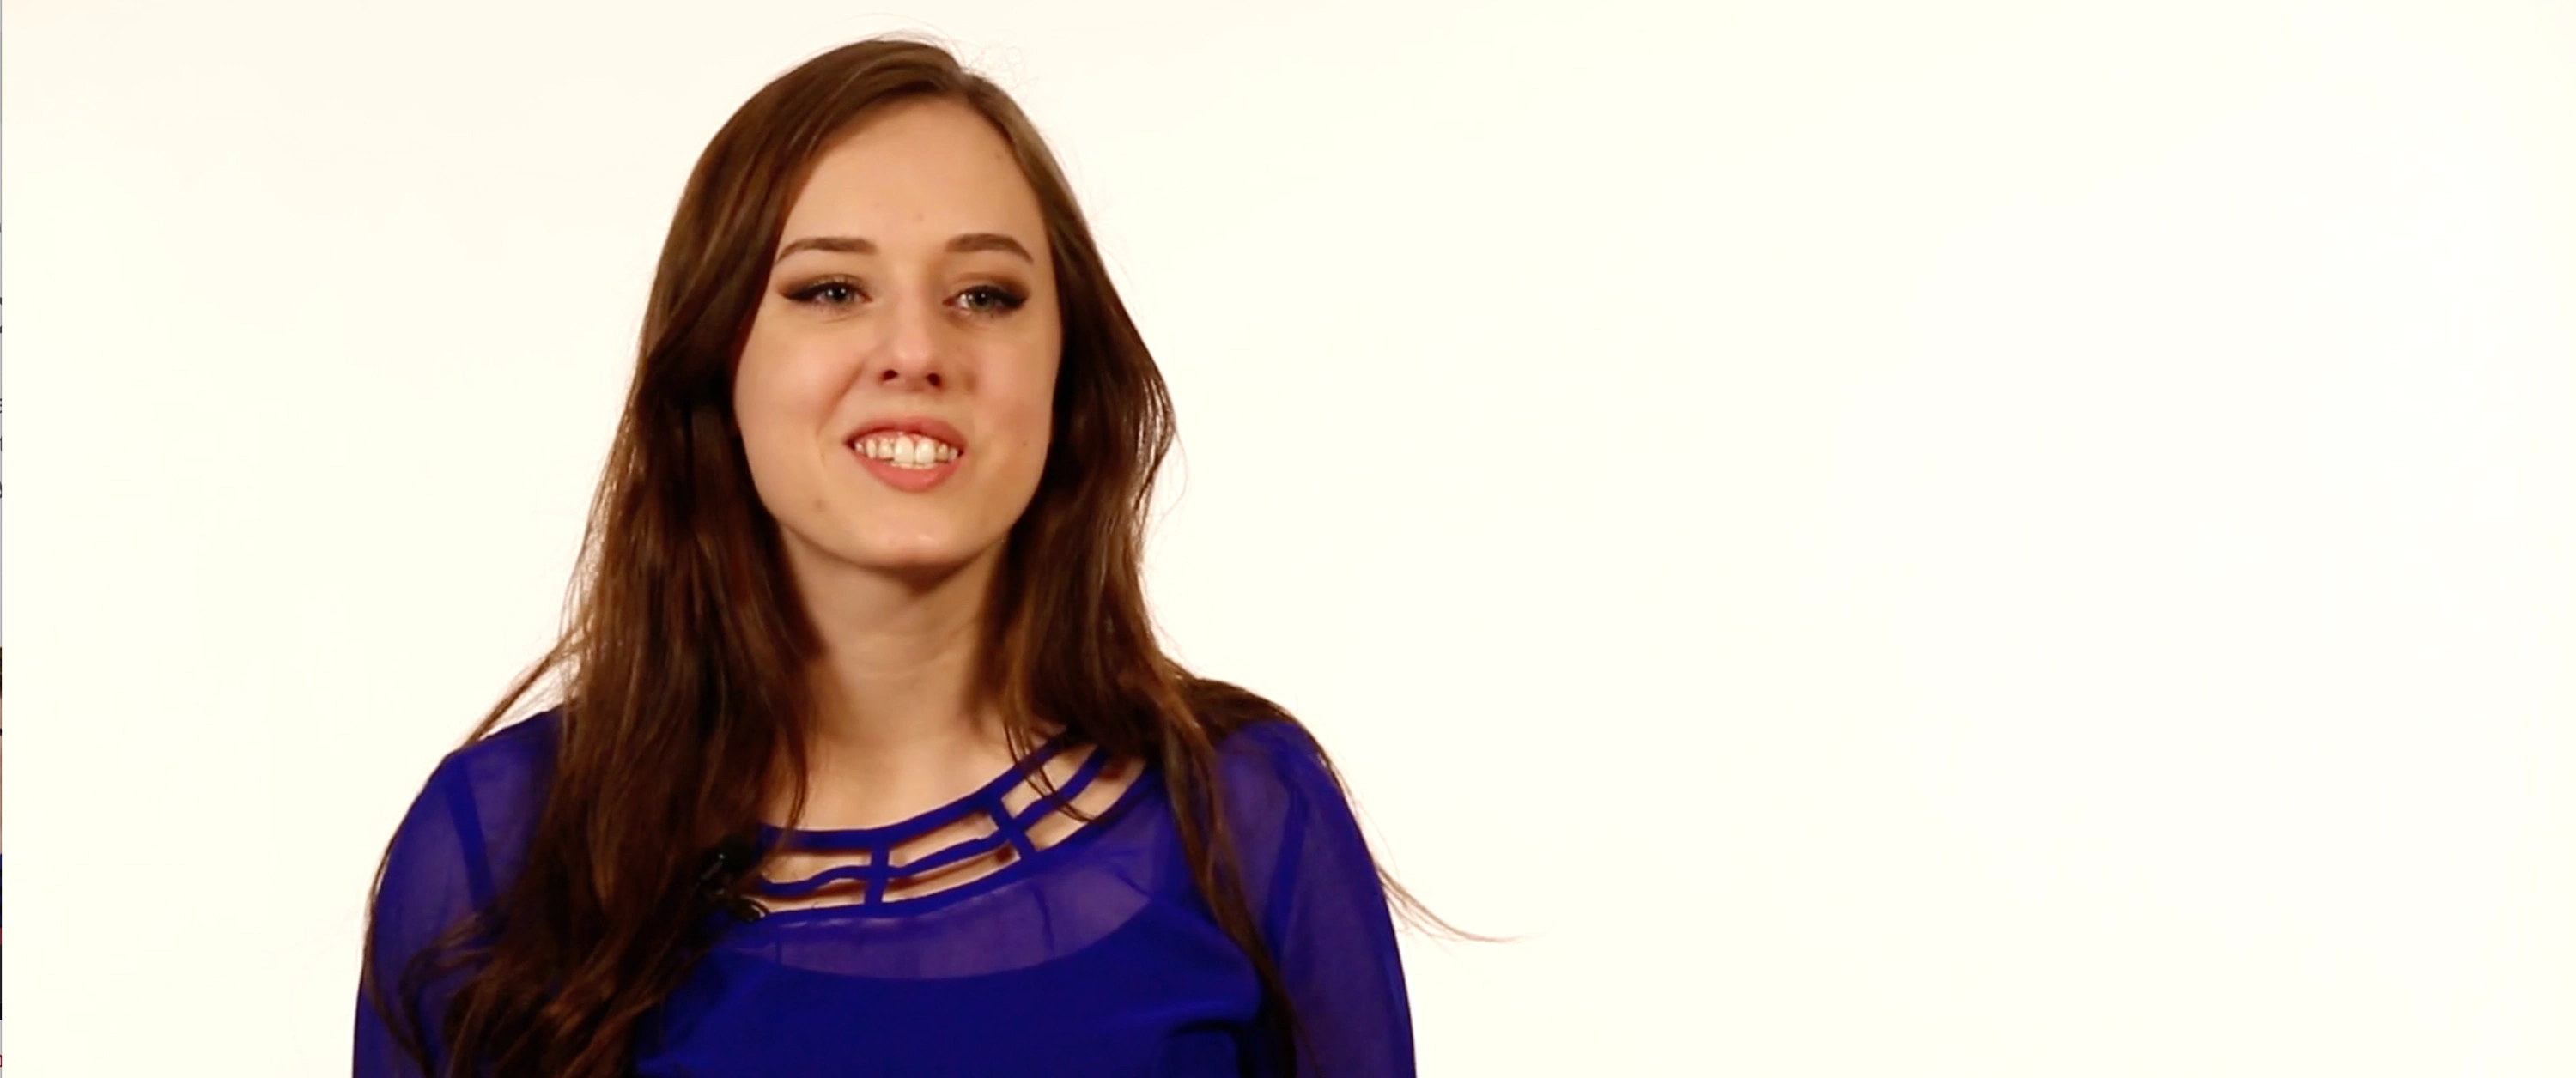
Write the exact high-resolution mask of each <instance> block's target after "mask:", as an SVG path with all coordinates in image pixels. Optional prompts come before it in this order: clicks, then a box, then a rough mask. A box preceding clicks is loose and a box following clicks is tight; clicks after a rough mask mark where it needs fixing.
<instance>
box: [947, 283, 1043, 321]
mask: <svg viewBox="0 0 2576 1078" xmlns="http://www.w3.org/2000/svg"><path fill="white" fill-rule="evenodd" d="M1028 301H1029V298H1028V297H1027V296H1023V295H1021V294H1019V293H1017V292H1014V291H1011V290H1010V289H1007V288H1004V287H1002V286H1000V285H990V284H985V285H976V286H975V287H973V288H969V289H967V290H966V291H965V292H963V293H960V294H959V295H958V297H957V302H958V303H960V304H962V305H964V306H965V308H966V310H967V312H968V313H971V314H984V315H998V314H1009V313H1010V312H1012V311H1016V310H1019V309H1020V305H1021V304H1024V303H1027V302H1028Z"/></svg>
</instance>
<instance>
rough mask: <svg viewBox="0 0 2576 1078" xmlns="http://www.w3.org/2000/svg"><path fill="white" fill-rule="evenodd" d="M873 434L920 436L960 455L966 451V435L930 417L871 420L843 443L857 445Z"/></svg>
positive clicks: (851, 433) (852, 432)
mask: <svg viewBox="0 0 2576 1078" xmlns="http://www.w3.org/2000/svg"><path fill="white" fill-rule="evenodd" d="M871 434H918V435H921V436H922V437H924V438H936V439H938V440H940V441H942V442H946V443H948V445H949V446H951V447H953V448H955V449H956V450H957V451H958V452H960V453H963V452H965V451H966V436H965V435H963V434H959V433H957V428H955V427H952V426H949V425H948V424H946V423H942V422H940V421H938V420H936V419H932V418H930V417H929V416H897V417H894V418H891V419H877V420H871V421H869V422H867V423H863V424H860V426H859V429H857V430H854V431H851V432H850V436H849V437H847V438H844V439H842V441H843V442H845V443H851V444H855V443H857V442H858V440H859V439H861V438H865V437H867V436H868V435H871Z"/></svg>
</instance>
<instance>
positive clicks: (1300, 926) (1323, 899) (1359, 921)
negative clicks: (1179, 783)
mask: <svg viewBox="0 0 2576 1078" xmlns="http://www.w3.org/2000/svg"><path fill="white" fill-rule="evenodd" d="M1225 755H1226V757H1227V764H1226V772H1227V774H1226V779H1227V792H1226V799H1227V802H1228V805H1229V815H1230V816H1231V817H1232V818H1231V820H1230V821H1229V822H1230V824H1231V825H1232V828H1233V830H1234V832H1235V835H1236V842H1237V843H1238V844H1239V848H1240V852H1241V853H1242V855H1243V863H1244V869H1245V872H1244V876H1245V885H1246V886H1245V890H1246V897H1247V898H1248V899H1249V900H1250V901H1251V902H1252V904H1253V906H1254V914H1255V916H1256V917H1257V918H1258V919H1259V922H1260V925H1261V934H1262V938H1263V939H1264V940H1265V941H1266V942H1267V943H1268V944H1269V945H1270V950H1271V954H1272V956H1273V957H1274V959H1275V960H1276V961H1277V962H1278V964H1279V971H1280V975H1281V977H1282V978H1283V979H1284V980H1285V981H1286V982H1287V990H1288V995H1289V1002H1290V1003H1291V1004H1292V1005H1293V1007H1294V1008H1295V1010H1296V1016H1297V1020H1298V1022H1299V1024H1300V1025H1301V1026H1302V1027H1303V1028H1304V1030H1305V1033H1306V1039H1305V1041H1304V1042H1302V1043H1301V1044H1300V1046H1299V1051H1298V1074H1299V1078H1314V1076H1324V1075H1329V1076H1331V1078H1411V1076H1412V1075H1413V1073H1414V1059H1413V1017H1412V1008H1411V1004H1410V1002H1409V1001H1408V999H1407V996H1406V993H1405V984H1404V964H1403V960H1402V958H1401V956H1400V955H1399V954H1398V952H1397V949H1396V939H1395V923H1394V919H1393V917H1392V916H1391V915H1390V913H1389V910H1388V907H1387V898H1386V891H1385V888H1384V886H1383V885H1382V884H1380V883H1379V880H1378V876H1377V868H1376V864H1375V861H1374V860H1373V859H1372V858H1371V856H1370V854H1369V850H1368V845H1367V842H1366V840H1365V839H1364V838H1363V837H1362V836H1361V833H1360V828H1359V821H1358V820H1357V819H1356V818H1355V817H1354V815H1353V814H1352V811H1351V806H1350V802H1349V801H1347V800H1346V799H1344V797H1343V796H1342V792H1341V789H1340V787H1339V786H1338V785H1337V784H1336V783H1335V782H1334V781H1333V778H1332V776H1331V775H1330V774H1329V773H1327V772H1326V771H1325V769H1324V763H1323V759H1322V757H1321V756H1320V754H1319V753H1318V752H1317V750H1316V747H1315V742H1314V741H1313V740H1312V739H1311V738H1310V736H1309V735H1308V734H1307V733H1306V732H1305V731H1304V730H1303V729H1302V728H1301V727H1299V726H1296V725H1294V724H1291V723H1286V722H1275V721H1274V722H1264V723H1260V724H1257V725H1254V726H1251V727H1247V728H1245V729H1243V730H1242V731H1240V732H1238V733H1236V734H1235V735H1234V736H1233V737H1232V738H1230V739H1229V740H1228V741H1227V743H1226V746H1225Z"/></svg>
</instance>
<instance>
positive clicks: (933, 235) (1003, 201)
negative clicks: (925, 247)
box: [786, 100, 1045, 249]
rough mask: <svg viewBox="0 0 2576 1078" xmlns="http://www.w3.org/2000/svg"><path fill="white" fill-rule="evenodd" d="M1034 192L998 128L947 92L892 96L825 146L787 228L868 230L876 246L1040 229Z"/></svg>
mask: <svg viewBox="0 0 2576 1078" xmlns="http://www.w3.org/2000/svg"><path fill="white" fill-rule="evenodd" d="M1044 226H1045V218H1044V215H1043V214H1042V212H1041V211H1040V210H1039V207H1038V200H1037V192H1036V191H1035V190H1033V189H1032V188H1031V187H1030V186H1029V181H1028V177H1027V176H1026V175H1024V174H1023V173H1022V172H1021V171H1020V166H1019V161H1018V159H1017V158H1016V157H1015V156H1014V155H1013V154H1012V152H1011V145H1010V143H1009V142H1008V141H1007V140H1005V139H1004V138H1003V137H1002V134H1001V132H999V131H997V130H995V129H994V127H993V125H992V124H991V123H990V122H988V121H986V120H985V119H984V118H983V117H982V116H981V115H979V114H978V113H976V112H975V111H974V110H972V109H970V108H968V107H966V106H965V105H962V104H958V103H956V102H952V101H944V100H928V101H921V102H906V103H904V104H900V105H895V106H891V107H889V108H887V109H885V110H884V111H882V112H880V113H878V114H876V115H873V116H871V117H869V118H868V119H867V120H866V121H864V122H862V123H861V124H859V125H858V126H856V127H854V128H853V129H852V130H851V131H850V132H849V133H848V134H846V135H844V136H842V138H841V139H840V140H839V141H837V142H835V143H834V144H833V145H832V146H830V147H829V148H827V149H826V150H825V151H824V152H823V154H822V155H821V156H820V157H819V158H817V159H816V161H815V165H814V169H813V172H812V173H811V175H810V176H808V178H807V179H806V181H805V186H804V188H803V189H802V190H800V191H799V192H798V193H797V197H796V202H795V205H794V206H793V207H791V208H790V209H789V211H788V214H787V221H786V233H787V236H786V238H787V239H789V240H793V239H795V238H796V237H798V236H800V235H803V234H807V233H815V234H826V233H828V234H836V235H851V236H859V237H863V238H866V239H868V240H870V241H872V242H874V243H875V244H876V245H877V246H878V247H879V248H880V249H886V248H891V247H893V246H896V245H902V244H905V243H906V242H907V241H913V242H924V243H931V244H944V243H946V242H947V240H948V239H949V237H951V236H954V235H957V234H961V233H984V232H989V233H1000V234H1003V235H1012V236H1015V237H1016V238H1018V239H1019V240H1020V241H1021V242H1022V243H1023V244H1028V245H1032V249H1034V247H1033V245H1034V244H1036V243H1040V242H1043V241H1044V239H1045V227H1044Z"/></svg>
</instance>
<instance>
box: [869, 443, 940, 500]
mask: <svg viewBox="0 0 2576 1078" xmlns="http://www.w3.org/2000/svg"><path fill="white" fill-rule="evenodd" d="M850 455H851V456H854V457H857V458H859V465H860V466H861V467H863V468H866V469H867V470H868V474H869V475H873V476H875V477H877V481H878V482H880V483H884V484H885V485H887V486H890V487H893V488H894V489H896V490H902V491H911V492H915V493H918V492H920V491H925V490H929V489H930V488H932V487H935V486H938V485H939V484H940V483H942V482H945V481H946V480H947V479H948V477H949V476H951V475H955V474H957V464H958V462H959V461H962V460H964V459H966V458H964V457H957V458H954V459H951V460H945V461H941V462H939V463H937V464H933V465H931V466H930V467H927V468H901V467H897V466H896V465H895V463H894V462H893V461H888V460H878V459H877V458H875V457H871V456H867V455H865V454H863V453H860V452H859V451H858V450H856V449H853V450H851V451H850Z"/></svg>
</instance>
